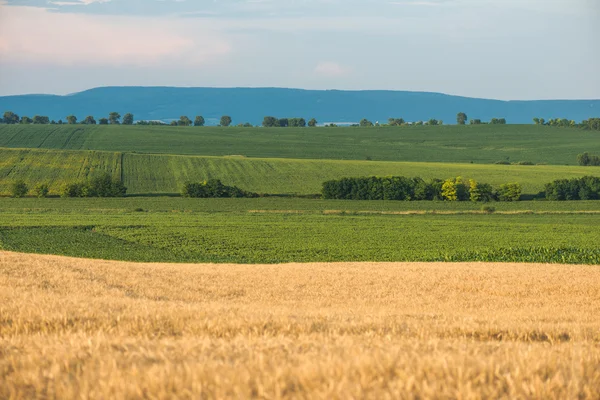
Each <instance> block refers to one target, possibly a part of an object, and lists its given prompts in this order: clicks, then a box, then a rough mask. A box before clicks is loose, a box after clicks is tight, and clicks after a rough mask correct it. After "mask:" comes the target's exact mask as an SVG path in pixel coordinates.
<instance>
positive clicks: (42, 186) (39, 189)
mask: <svg viewBox="0 0 600 400" xmlns="http://www.w3.org/2000/svg"><path fill="white" fill-rule="evenodd" d="M33 192H34V193H35V195H36V196H37V197H39V198H42V197H48V193H49V192H50V188H49V187H48V184H47V183H38V184H37V185H36V186H35V187H34V188H33Z"/></svg>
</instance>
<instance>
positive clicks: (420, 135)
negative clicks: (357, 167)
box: [0, 125, 600, 165]
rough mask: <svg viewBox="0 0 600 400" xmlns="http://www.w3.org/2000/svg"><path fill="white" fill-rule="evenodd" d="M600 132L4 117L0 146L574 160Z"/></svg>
mask: <svg viewBox="0 0 600 400" xmlns="http://www.w3.org/2000/svg"><path fill="white" fill-rule="evenodd" d="M598 139H599V136H598V132H588V131H584V130H578V129H565V128H554V127H544V126H534V125H478V126H451V125H449V126H437V127H427V126H424V127H380V128H316V129H309V128H267V129H265V128H237V127H230V128H218V127H147V126H85V125H71V126H69V125H64V126H57V125H0V147H8V148H47V149H71V150H105V151H111V152H139V153H162V154H187V155H203V156H228V155H241V156H246V157H252V158H293V159H334V160H344V159H346V160H365V159H372V160H375V161H424V162H452V163H470V162H474V163H477V164H491V163H494V162H496V161H502V160H509V161H512V162H518V161H531V162H534V163H546V164H555V165H565V164H569V165H575V164H576V157H577V154H580V153H583V152H584V151H588V152H590V153H592V154H598V153H600V140H598Z"/></svg>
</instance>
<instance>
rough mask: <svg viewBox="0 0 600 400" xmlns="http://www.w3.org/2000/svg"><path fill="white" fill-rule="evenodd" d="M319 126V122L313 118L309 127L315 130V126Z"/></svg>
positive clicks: (309, 122)
mask: <svg viewBox="0 0 600 400" xmlns="http://www.w3.org/2000/svg"><path fill="white" fill-rule="evenodd" d="M317 124H318V122H317V120H316V119H314V118H311V120H310V121H308V126H309V127H311V128H314V127H315V126H317Z"/></svg>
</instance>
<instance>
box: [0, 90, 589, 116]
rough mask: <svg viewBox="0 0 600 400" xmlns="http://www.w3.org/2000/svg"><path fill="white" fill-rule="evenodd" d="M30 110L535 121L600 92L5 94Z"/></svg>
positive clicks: (575, 112) (4, 103) (582, 104)
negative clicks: (535, 95) (524, 95)
mask: <svg viewBox="0 0 600 400" xmlns="http://www.w3.org/2000/svg"><path fill="white" fill-rule="evenodd" d="M7 110H11V111H14V112H16V113H18V114H19V115H28V116H30V117H32V116H33V115H35V114H39V115H48V116H49V117H50V118H51V119H55V120H59V119H63V120H64V119H65V117H66V116H67V115H70V114H74V115H76V116H78V117H79V118H80V119H82V118H84V117H85V116H87V115H93V116H95V117H97V118H98V117H101V116H106V115H108V113H109V112H111V111H118V112H120V113H121V114H124V113H127V112H131V113H133V114H134V115H135V117H136V118H137V119H145V120H172V119H178V118H179V117H180V116H181V115H187V116H189V117H192V118H193V116H195V115H203V116H204V117H205V118H207V121H208V123H209V124H213V125H216V124H217V123H218V119H219V118H220V117H221V116H222V115H231V116H232V117H233V120H234V123H236V124H237V123H240V122H250V123H252V124H259V123H261V122H262V118H263V117H264V116H266V115H274V116H277V117H304V118H313V117H314V118H316V119H317V120H319V121H320V122H357V121H359V120H360V119H361V118H368V119H371V120H373V121H387V119H388V118H391V117H394V118H399V117H403V118H404V119H406V120H408V121H418V120H428V119H430V118H436V119H441V120H443V121H445V122H446V123H454V122H455V121H456V113H458V112H465V113H467V114H468V116H469V117H470V118H479V119H482V120H490V119H491V118H494V117H495V118H506V119H507V120H508V122H509V123H531V120H532V118H533V117H543V118H546V119H548V118H568V119H574V120H577V121H581V120H583V119H588V118H590V117H597V116H598V115H599V114H600V100H543V101H499V100H487V99H475V98H468V97H459V96H450V95H445V94H440V93H425V92H405V91H341V90H326V91H323V90H300V89H281V88H177V87H102V88H95V89H90V90H86V91H83V92H80V93H74V94H71V95H67V96H55V95H20V96H4V97H0V111H2V112H3V111H7Z"/></svg>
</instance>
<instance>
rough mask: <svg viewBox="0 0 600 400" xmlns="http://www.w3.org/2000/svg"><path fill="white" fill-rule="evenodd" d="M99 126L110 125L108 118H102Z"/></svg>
mask: <svg viewBox="0 0 600 400" xmlns="http://www.w3.org/2000/svg"><path fill="white" fill-rule="evenodd" d="M98 125H108V118H100V119H99V120H98Z"/></svg>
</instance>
